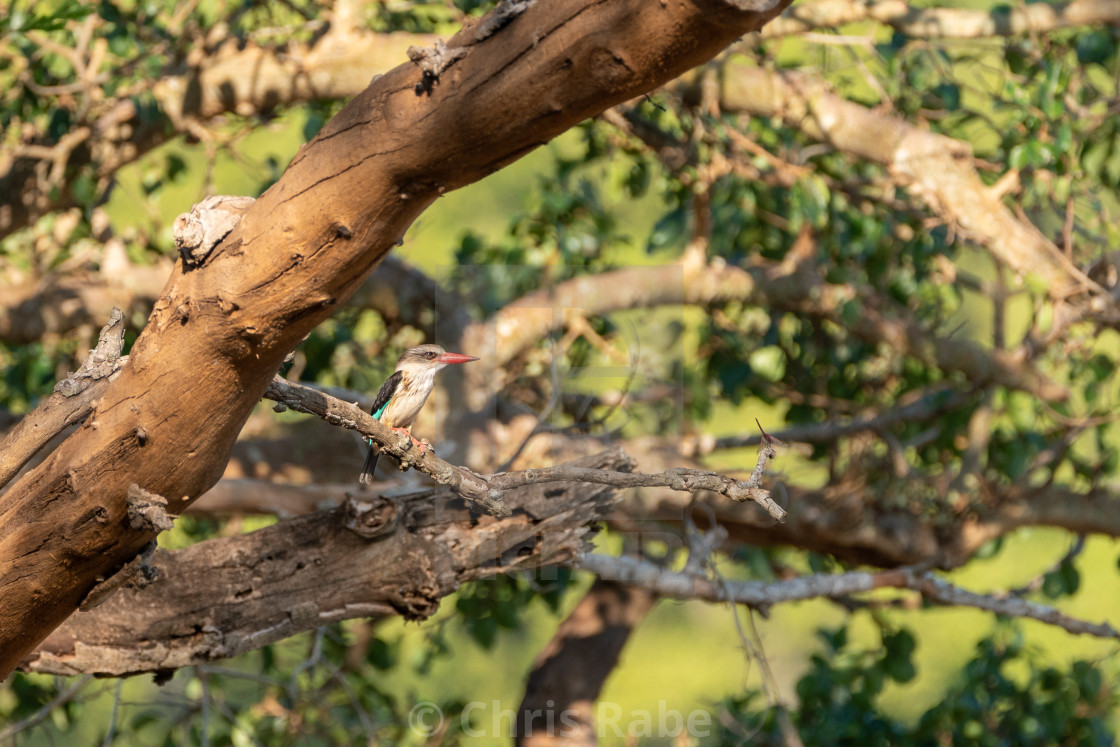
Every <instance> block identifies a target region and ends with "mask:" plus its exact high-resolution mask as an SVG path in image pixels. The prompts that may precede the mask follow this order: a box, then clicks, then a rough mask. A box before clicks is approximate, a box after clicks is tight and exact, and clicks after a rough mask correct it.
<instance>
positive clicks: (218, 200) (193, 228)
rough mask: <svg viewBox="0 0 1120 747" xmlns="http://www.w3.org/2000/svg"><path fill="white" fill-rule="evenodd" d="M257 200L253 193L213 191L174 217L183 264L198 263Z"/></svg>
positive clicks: (186, 265) (195, 264)
mask: <svg viewBox="0 0 1120 747" xmlns="http://www.w3.org/2000/svg"><path fill="white" fill-rule="evenodd" d="M254 202H256V199H255V198H252V197H240V196H230V195H212V196H210V197H207V198H206V199H205V200H203V201H202V202H200V203H198V204H197V205H195V206H194V207H192V208H191V211H190V212H189V213H182V214H180V215H179V217H178V218H176V219H175V224H174V227H173V229H172V235H173V236H174V237H175V247H176V248H177V249H178V250H179V254H181V255H182V257H183V266H184V267H188V268H193V267H198V266H199V265H201V264H202V263H203V262H204V261H206V258H207V257H209V256H210V253H211V252H212V251H214V247H216V246H217V245H218V243H219V242H220V241H221V240H222V239H224V238H225V237H226V236H228V235H229V233H230V231H232V230H233V229H234V228H236V227H237V224H238V223H239V222H241V216H242V215H244V213H245V211H246V210H248V209H249V207H250V206H251V205H252V204H253V203H254Z"/></svg>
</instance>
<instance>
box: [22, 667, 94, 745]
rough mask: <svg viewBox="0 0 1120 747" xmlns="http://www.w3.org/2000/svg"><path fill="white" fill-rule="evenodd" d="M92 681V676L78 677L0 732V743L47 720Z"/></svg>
mask: <svg viewBox="0 0 1120 747" xmlns="http://www.w3.org/2000/svg"><path fill="white" fill-rule="evenodd" d="M92 679H93V675H92V674H87V675H83V676H81V677H79V678H78V679H76V680H74V681H73V682H70V683H69V684H68V685H67V686H66V687H65V688H63V689H62V690H61V691H60V692H59V693H58V695H55V696H54V697H53V698H51V699H50V700H49V701H47V702H46V703H44V704H43V706H42V708H40V709H39V710H37V711H35V713H33V714H31V715H30V716H28V717H27V718H25V719H23V720H22V721H17V722H16V723H14V724H12V725H11V726H8V727H7V728H5V729H4V730H3V731H0V743H4V744H6V743H7V741H8V740H9V739H11V738H12V737H14V736H15V735H16V734H19V733H20V732H22V731H26V730H27V729H30V728H31V727H32V726H35V725H36V724H39V723H41V722H42V721H43V720H44V719H46V718H48V717H49V716H50V715H51V712H52V711H54V709H55V708H58V707H59V706H60V705H62V704H63V703H68V702H69V701H70V700H71V699H72V698H73V697H74V696H75V695H77V694H78V692H79V691H80V690H81V689H82V688H84V687H85V686H86V685H88V684H89V681H90V680H92Z"/></svg>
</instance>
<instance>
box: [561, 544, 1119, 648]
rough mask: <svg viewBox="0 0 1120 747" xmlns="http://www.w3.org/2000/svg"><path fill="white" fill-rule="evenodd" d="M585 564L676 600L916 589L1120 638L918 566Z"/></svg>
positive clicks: (943, 599)
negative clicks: (772, 577)
mask: <svg viewBox="0 0 1120 747" xmlns="http://www.w3.org/2000/svg"><path fill="white" fill-rule="evenodd" d="M578 562H579V566H580V567H581V568H585V569H586V570H589V571H592V572H593V573H596V574H598V576H599V577H600V578H605V579H610V580H612V581H618V582H619V583H624V584H632V585H635V586H640V587H642V588H644V589H647V590H649V591H652V592H653V593H655V594H658V595H660V596H666V597H673V598H675V599H702V600H705V601H709V602H734V603H736V604H746V605H749V606H751V607H759V608H762V609H765V608H767V607H769V606H771V605H774V604H779V603H781V602H792V601H797V600H804V599H814V598H817V597H833V598H834V597H844V596H849V595H851V594H856V593H859V592H864V591H871V590H873V589H884V588H894V589H912V590H914V591H918V592H921V594H922V596H924V597H925V598H926V599H929V600H930V601H932V602H937V603H938V604H945V605H954V606H958V607H975V608H976V609H982V610H986V611H988V612H993V613H995V614H997V615H1006V616H1008V617H1021V618H1026V619H1030V620H1037V621H1039V622H1043V623H1046V624H1048V625H1055V626H1057V627H1059V628H1062V629H1063V630H1066V631H1068V632H1070V633H1073V634H1075V635H1092V636H1096V637H1098V638H1113V639H1116V640H1120V631H1118V630H1116V629H1115V628H1114V627H1112V626H1111V625H1109V624H1108V623H1090V622H1086V621H1084V620H1079V619H1077V618H1074V617H1070V616H1068V615H1066V614H1063V613H1062V612H1060V611H1059V610H1057V609H1055V608H1054V607H1051V606H1049V605H1045V604H1039V603H1038V602H1030V601H1027V600H1024V599H1019V598H1017V597H998V596H991V595H985V594H976V593H974V592H970V591H967V590H965V589H961V588H960V587H957V586H954V585H953V584H951V583H949V582H948V581H945V580H944V579H942V578H939V577H938V576H936V575H934V574H933V573H930V572H929V571H923V570H919V569H915V568H898V569H894V570H890V571H879V572H865V571H853V572H850V573H840V574H835V575H815V576H801V577H798V578H794V579H789V580H786V581H774V582H771V583H767V582H763V581H728V580H725V579H713V578H709V577H707V576H702V575H699V574H696V573H678V572H674V571H667V570H665V569H663V568H661V567H660V566H658V565H656V564H654V563H651V562H649V561H647V560H641V559H639V558H634V557H630V556H623V557H612V556H609V555H600V554H595V553H589V554H587V555H584V556H582V557H580V559H579V561H578Z"/></svg>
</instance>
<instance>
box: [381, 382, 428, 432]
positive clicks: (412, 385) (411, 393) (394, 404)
mask: <svg viewBox="0 0 1120 747" xmlns="http://www.w3.org/2000/svg"><path fill="white" fill-rule="evenodd" d="M435 374H436V372H435V370H434V369H432V370H427V371H419V372H417V373H411V372H408V371H405V372H404V377H403V378H402V379H401V383H400V386H398V387H397V391H395V392H394V393H393V396H392V398H391V399H390V400H389V406H388V407H386V408H385V412H384V413H383V414H382V415H381V422H382V423H384V424H385V425H387V426H389V427H390V428H408V427H409V426H411V425H412V421H414V420H416V416H417V415H419V414H420V410H421V409H422V408H423V407H424V403H425V402H426V401H427V400H428V395H429V394H431V393H432V384H433V383H434V379H435Z"/></svg>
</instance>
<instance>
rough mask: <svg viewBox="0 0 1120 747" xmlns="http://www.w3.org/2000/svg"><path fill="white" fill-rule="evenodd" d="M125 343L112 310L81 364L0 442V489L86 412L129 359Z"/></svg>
mask: <svg viewBox="0 0 1120 747" xmlns="http://www.w3.org/2000/svg"><path fill="white" fill-rule="evenodd" d="M123 345H124V319H123V316H122V314H121V311H120V309H113V311H112V313H111V314H110V316H109V323H108V324H106V325H105V326H104V327H102V328H101V334H100V336H99V337H98V340H97V347H95V348H94V349H93V350H91V351H89V355H88V356H87V357H86V360H85V362H84V363H83V364H82V367H81V368H79V369H78V370H77V371H75V372H74V373H72V374H71V375H70V376H68V377H67V378H65V379H63V380H62V381H60V382H58V383H57V384H55V387H54V394H52V395H51V396H49V397H47V398H46V399H45V400H43V401H42V402H41V403H39V406H38V407H36V408H35V409H34V410H32V411H31V412H29V413H27V415H25V416H24V417H23V419H22V420H20V421H19V423H17V424H16V426H15V427H14V428H12V429H11V430H10V431H8V433H7V435H6V436H5V437H4V440H3V441H0V488H2V487H4V486H5V485H7V484H8V481H9V480H11V479H12V478H13V477H15V475H16V473H17V472H19V471H20V469H22V468H23V465H25V464H27V462H28V461H29V460H30V459H31V457H33V456H35V454H37V453H38V451H39V449H41V448H43V447H44V446H46V445H47V443H48V442H49V441H50V440H51V439H52V438H54V437H55V436H57V435H58V434H60V433H62V432H63V431H64V430H65V429H66V428H68V427H69V426H71V425H75V424H76V423H80V422H82V421H83V420H85V418H86V417H87V416H88V415H89V412H90V409H91V408H92V406H93V403H94V402H96V401H97V399H98V398H99V397H101V395H102V394H104V393H105V390H106V389H108V388H109V382H111V381H112V380H113V378H115V377H116V375H117V372H118V371H119V370H120V367H121V366H122V365H123V364H124V363H125V362H127V361H128V358H127V357H125V358H121V348H122V346H123Z"/></svg>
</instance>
